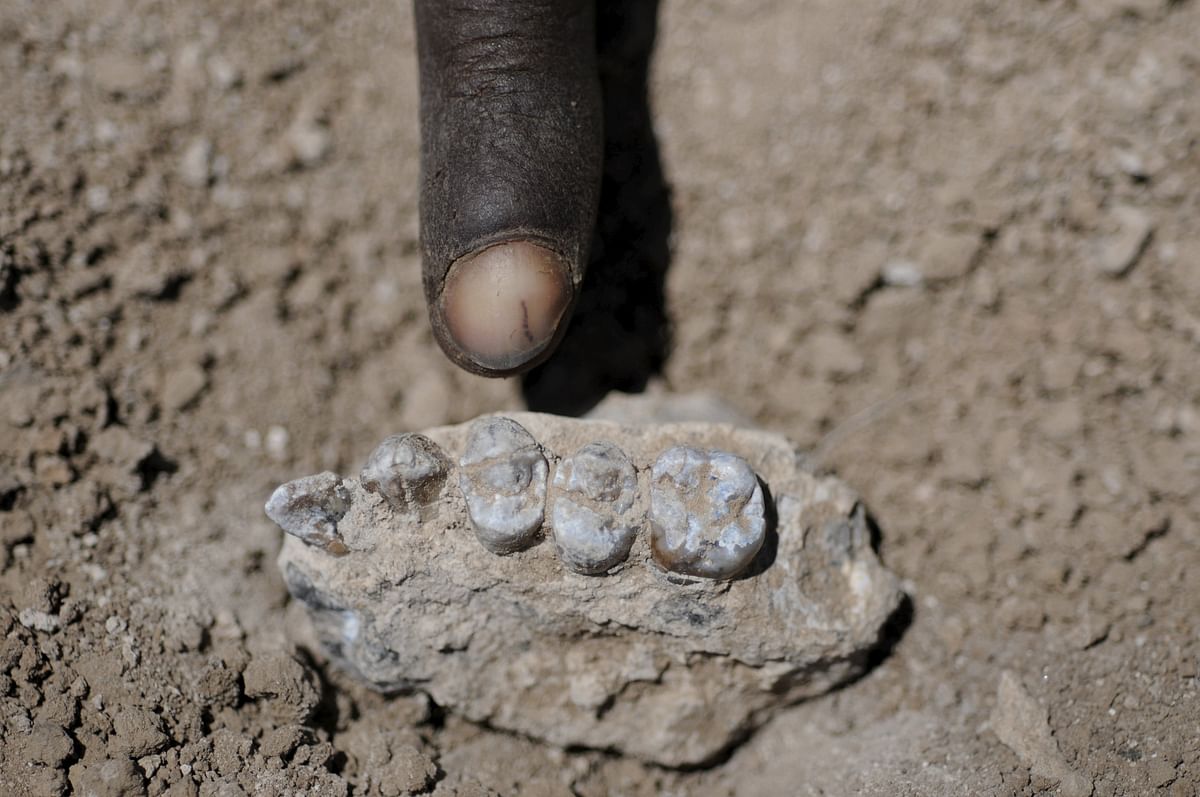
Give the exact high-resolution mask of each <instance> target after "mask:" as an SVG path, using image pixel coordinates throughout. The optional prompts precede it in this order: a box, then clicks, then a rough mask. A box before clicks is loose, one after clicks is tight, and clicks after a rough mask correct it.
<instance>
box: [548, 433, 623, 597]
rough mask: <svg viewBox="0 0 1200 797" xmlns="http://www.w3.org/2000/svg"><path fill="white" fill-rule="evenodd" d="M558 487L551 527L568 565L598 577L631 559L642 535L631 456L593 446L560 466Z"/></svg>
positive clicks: (605, 446)
mask: <svg viewBox="0 0 1200 797" xmlns="http://www.w3.org/2000/svg"><path fill="white" fill-rule="evenodd" d="M554 487H555V490H556V492H557V494H556V495H555V496H554V502H553V505H552V507H551V511H550V526H551V528H553V530H554V543H555V547H556V548H557V549H558V556H559V558H560V559H561V560H562V562H563V564H565V565H566V566H567V567H569V568H570V569H571V570H574V571H575V572H577V573H584V574H587V575H598V574H600V573H604V572H605V571H607V570H611V569H612V568H614V567H616V566H617V565H619V564H620V563H621V562H623V561H625V559H626V557H628V556H629V549H630V548H632V547H633V542H634V540H635V539H636V537H637V525H636V518H631V517H629V516H628V515H629V510H630V509H631V508H632V507H633V505H634V502H635V501H636V499H637V471H635V470H634V467H633V462H631V461H630V459H629V456H628V455H627V454H626V453H625V452H624V451H622V450H621V449H620V448H618V447H617V446H615V445H613V444H612V443H608V442H597V443H589V444H587V445H585V446H584V447H583V448H581V449H579V451H577V452H576V453H575V454H574V455H573V456H570V457H567V458H566V459H564V460H563V461H562V462H560V463H559V465H558V469H557V470H556V471H555V474H554Z"/></svg>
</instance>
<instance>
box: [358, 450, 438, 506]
mask: <svg viewBox="0 0 1200 797" xmlns="http://www.w3.org/2000/svg"><path fill="white" fill-rule="evenodd" d="M449 466H450V463H449V461H447V459H446V457H445V455H444V454H443V453H442V450H441V449H440V448H438V446H437V443H434V442H433V441H432V440H430V439H429V438H428V437H426V436H425V435H421V434H397V435H392V436H391V437H389V438H387V439H386V440H384V441H383V442H382V443H380V444H379V445H378V446H377V447H376V448H375V450H374V451H373V452H371V456H370V457H368V458H367V464H366V465H364V466H363V469H362V472H361V474H360V475H359V479H360V481H361V482H362V486H363V487H365V488H366V489H367V490H370V491H371V492H373V493H378V494H379V495H381V496H382V497H383V499H384V500H385V501H387V503H388V505H389V506H391V507H392V508H393V509H396V510H400V511H410V510H414V509H416V510H419V509H421V508H422V507H425V506H427V505H429V504H431V503H432V502H433V501H434V500H435V499H436V498H437V497H438V494H439V493H441V490H442V485H443V484H444V483H445V481H446V474H447V473H448V472H449Z"/></svg>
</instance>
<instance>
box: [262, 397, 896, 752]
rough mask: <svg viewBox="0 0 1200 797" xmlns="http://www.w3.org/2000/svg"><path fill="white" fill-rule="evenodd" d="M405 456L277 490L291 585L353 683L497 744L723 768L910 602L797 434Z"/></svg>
mask: <svg viewBox="0 0 1200 797" xmlns="http://www.w3.org/2000/svg"><path fill="white" fill-rule="evenodd" d="M398 437H399V439H398V438H389V439H388V440H387V441H385V443H384V444H382V445H381V448H384V447H385V446H386V447H387V448H386V450H384V451H383V452H382V453H380V452H379V451H377V452H376V453H375V454H372V456H371V457H370V458H369V462H368V465H367V467H366V468H364V471H363V474H362V475H361V477H360V478H358V479H354V478H347V479H343V480H338V479H337V478H336V477H334V476H333V475H332V474H322V475H321V476H320V477H309V480H308V481H306V480H297V481H296V482H290V483H289V484H287V485H284V486H283V487H281V488H279V490H278V491H276V494H275V495H274V496H272V499H271V501H270V502H269V503H268V513H269V514H270V515H271V517H272V518H273V519H275V520H276V521H277V522H279V523H280V525H281V526H283V527H284V530H285V531H287V532H288V533H289V535H290V536H289V537H288V538H287V539H286V541H285V544H284V547H283V550H282V552H281V554H280V560H279V561H280V566H281V568H282V569H283V573H284V576H285V579H286V581H287V584H288V587H289V589H290V590H291V592H292V594H293V596H295V597H296V598H297V599H298V600H299V601H300V602H301V603H303V604H304V606H305V607H306V608H307V610H308V612H307V613H308V615H309V617H310V619H311V621H312V628H313V630H314V631H315V632H316V635H317V637H318V638H319V640H320V641H321V642H322V644H323V645H324V647H325V648H326V650H327V652H328V653H329V654H330V655H331V656H333V657H334V658H335V659H336V660H337V661H338V662H340V663H341V664H342V665H343V666H345V667H347V668H348V669H350V670H352V671H353V672H355V673H357V674H358V675H360V676H361V677H363V678H364V679H366V680H367V681H369V682H370V683H372V684H374V685H375V686H376V687H378V688H381V689H385V690H395V689H408V688H420V689H423V690H425V691H427V692H428V693H429V694H430V695H431V696H432V697H433V699H434V700H436V701H437V702H438V703H440V704H442V705H444V706H446V707H448V708H450V709H452V710H455V711H458V712H460V713H462V714H464V715H465V716H467V717H468V718H470V719H473V720H477V721H486V722H488V723H490V724H491V725H493V726H495V727H500V728H507V729H511V730H514V731H518V732H522V733H526V734H529V735H532V736H535V737H538V738H541V739H544V740H546V741H548V742H551V743H554V744H560V745H564V746H568V745H573V746H588V747H595V748H602V749H611V750H616V751H619V752H622V753H626V754H629V755H633V756H636V757H639V758H642V759H645V760H650V761H654V762H658V763H661V764H665V765H669V766H682V765H694V764H699V763H703V762H705V761H707V760H709V759H711V758H712V757H714V756H716V755H718V754H719V753H720V752H721V751H722V750H724V749H726V748H727V747H728V745H729V744H731V743H733V742H734V741H736V740H737V739H738V738H741V737H743V736H744V735H745V733H746V731H747V730H748V729H750V728H753V727H754V726H755V725H757V724H759V723H761V722H763V721H765V720H766V719H767V718H768V717H769V716H770V714H771V713H772V712H773V711H774V710H775V709H776V708H778V707H780V706H782V705H786V704H788V703H790V702H794V701H795V700H798V699H800V698H803V697H807V696H811V695H815V694H819V693H821V692H823V691H826V690H828V689H829V688H831V687H832V686H834V685H836V684H838V683H840V682H843V681H845V680H846V679H848V678H851V677H853V676H854V675H856V674H857V673H858V672H860V671H861V668H862V666H863V665H862V662H863V661H864V659H865V657H864V656H863V654H864V653H865V651H867V650H868V649H870V648H871V647H872V646H873V645H874V644H875V643H876V642H877V640H878V637H879V634H880V631H881V629H882V627H883V625H884V623H885V621H886V620H887V618H888V617H889V616H890V615H891V613H892V612H893V610H894V609H895V608H896V606H897V605H898V603H899V600H900V597H901V595H900V592H899V590H898V587H897V583H896V579H895V578H894V576H892V575H891V573H889V572H888V571H886V570H885V569H884V568H883V567H882V566H881V565H880V563H879V561H878V559H877V558H876V556H875V554H874V552H873V551H872V549H871V546H870V540H869V534H868V530H867V525H866V519H865V513H864V511H863V509H862V507H861V505H860V504H859V502H858V499H857V497H856V496H855V494H854V493H853V492H852V491H851V490H850V489H849V488H848V487H846V486H845V485H844V484H843V483H842V482H840V481H838V480H837V479H835V478H833V477H829V476H819V475H816V474H814V473H813V472H811V470H810V469H808V468H807V467H806V465H805V463H804V459H803V457H802V456H801V455H799V454H797V452H796V451H795V450H794V448H793V446H792V445H791V444H790V443H789V442H788V441H787V440H785V439H784V438H782V437H779V436H778V435H773V434H768V433H765V432H760V431H753V430H748V429H735V428H733V427H730V426H727V425H720V424H709V423H682V424H656V425H651V426H645V427H639V426H624V425H619V424H616V423H611V422H602V421H580V420H569V419H564V418H559V417H554V416H548V415H537V414H532V413H513V414H511V415H509V416H506V417H501V416H490V417H485V418H481V419H477V420H476V421H474V422H472V423H470V424H465V425H461V426H453V427H441V428H438V429H431V430H427V431H425V432H424V433H422V434H421V435H403V436H398ZM381 463H382V464H381ZM389 463H390V464H389ZM312 479H318V481H316V482H313V481H311V480H312ZM327 482H328V483H327ZM322 501H325V502H328V503H330V504H331V508H330V509H329V510H328V511H318V512H311V511H310V512H308V513H307V514H305V513H304V512H299V511H298V510H297V507H298V506H301V507H303V506H311V505H314V504H316V505H320V504H321V503H322ZM304 518H312V524H311V525H313V528H312V529H310V528H308V527H307V526H306V525H305V523H304V522H303V519H304ZM335 554H336V555H335Z"/></svg>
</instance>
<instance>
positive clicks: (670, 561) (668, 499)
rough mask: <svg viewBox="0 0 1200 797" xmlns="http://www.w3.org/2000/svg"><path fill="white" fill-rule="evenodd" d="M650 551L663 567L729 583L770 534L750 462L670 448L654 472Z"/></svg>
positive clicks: (687, 447) (714, 452)
mask: <svg viewBox="0 0 1200 797" xmlns="http://www.w3.org/2000/svg"><path fill="white" fill-rule="evenodd" d="M650 478H651V482H650V550H651V553H652V555H653V556H654V561H656V562H657V563H658V564H659V565H660V566H662V567H663V568H665V569H667V570H670V571H673V572H675V573H681V574H683V575H688V576H699V577H702V578H712V579H725V578H732V577H733V576H736V575H737V574H738V573H740V572H741V571H742V570H744V569H745V568H746V566H747V565H749V564H750V562H751V560H753V559H754V557H755V555H756V554H757V553H758V551H759V549H760V548H761V547H762V544H763V540H764V538H765V536H766V519H765V513H764V504H763V494H762V487H761V486H760V485H759V483H758V477H757V476H755V474H754V471H753V470H752V469H751V467H750V465H749V463H747V462H746V460H744V459H742V458H741V457H738V456H735V455H733V454H728V453H725V452H723V451H715V450H711V451H701V450H699V449H696V448H692V447H690V446H676V447H674V448H670V449H668V450H667V451H665V452H663V454H662V455H661V456H660V457H659V458H658V460H657V461H656V462H655V463H654V466H653V468H652V469H651V473H650Z"/></svg>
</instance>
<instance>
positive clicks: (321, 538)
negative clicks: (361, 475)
mask: <svg viewBox="0 0 1200 797" xmlns="http://www.w3.org/2000/svg"><path fill="white" fill-rule="evenodd" d="M349 509H350V493H349V491H348V490H347V489H346V487H345V486H344V485H343V484H342V480H341V479H340V478H338V476H337V474H335V473H330V472H329V471H325V472H324V473H318V474H317V475H315V476H305V477H304V478H303V479H296V480H295V481H290V482H288V483H287V484H284V485H281V486H280V487H278V488H277V489H276V490H275V492H274V493H272V494H271V498H270V500H268V501H267V505H266V512H267V517H269V518H271V520H273V521H275V523H276V524H278V526H279V528H281V529H283V530H284V531H286V532H287V533H288V534H291V535H292V536H293V537H298V538H299V539H301V540H303V541H304V542H305V543H307V544H308V545H311V546H313V547H315V548H320V549H322V550H325V551H327V552H329V553H331V554H334V555H337V556H340V555H342V554H344V553H346V546H345V544H344V543H343V542H342V537H341V535H340V534H339V533H338V528H337V524H338V521H340V520H341V519H342V518H343V517H345V515H346V512H347V511H349Z"/></svg>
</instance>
